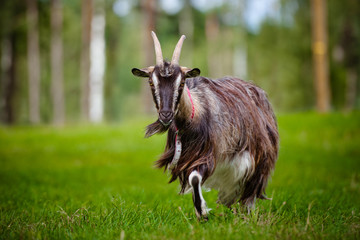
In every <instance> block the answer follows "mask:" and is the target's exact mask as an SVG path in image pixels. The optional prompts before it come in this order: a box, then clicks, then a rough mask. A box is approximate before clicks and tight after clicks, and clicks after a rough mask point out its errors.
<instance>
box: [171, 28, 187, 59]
mask: <svg viewBox="0 0 360 240" xmlns="http://www.w3.org/2000/svg"><path fill="white" fill-rule="evenodd" d="M185 39H186V37H185V35H182V36H181V38H180V39H179V41H178V43H177V44H176V47H175V50H174V53H173V57H172V60H171V64H172V65H179V59H180V53H181V48H182V45H183V42H184V40H185Z"/></svg>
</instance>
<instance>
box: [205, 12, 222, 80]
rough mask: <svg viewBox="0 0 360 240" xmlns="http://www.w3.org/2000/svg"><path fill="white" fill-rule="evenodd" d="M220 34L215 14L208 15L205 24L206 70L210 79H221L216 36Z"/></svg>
mask: <svg viewBox="0 0 360 240" xmlns="http://www.w3.org/2000/svg"><path fill="white" fill-rule="evenodd" d="M219 32H220V26H219V20H218V18H217V16H216V15H215V14H208V15H207V16H206V22H205V33H206V42H207V45H208V46H207V59H208V70H209V76H210V77H211V78H218V77H221V71H222V70H221V64H220V57H219V56H220V54H219V52H218V51H217V49H218V36H219Z"/></svg>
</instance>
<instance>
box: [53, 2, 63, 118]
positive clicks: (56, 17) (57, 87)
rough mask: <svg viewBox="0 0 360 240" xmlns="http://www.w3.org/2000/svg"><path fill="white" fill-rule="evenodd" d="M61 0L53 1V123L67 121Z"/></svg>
mask: <svg viewBox="0 0 360 240" xmlns="http://www.w3.org/2000/svg"><path fill="white" fill-rule="evenodd" d="M62 21H63V17H62V3H61V0H52V1H51V95H52V100H53V123H54V124H59V125H62V124H64V121H65V101H64V85H63V79H64V78H63V44H62V39H61V35H62V34H61V33H62Z"/></svg>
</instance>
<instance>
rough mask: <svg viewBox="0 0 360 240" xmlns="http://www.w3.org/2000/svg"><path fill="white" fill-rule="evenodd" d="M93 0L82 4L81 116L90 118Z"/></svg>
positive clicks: (86, 118) (87, 0)
mask: <svg viewBox="0 0 360 240" xmlns="http://www.w3.org/2000/svg"><path fill="white" fill-rule="evenodd" d="M91 17H92V0H82V5H81V26H82V27H81V31H82V32H81V65H80V67H81V70H80V71H81V72H80V75H81V87H80V89H81V104H80V106H81V117H82V120H84V121H87V120H88V119H89V75H90V41H91V38H90V36H91V35H90V34H91Z"/></svg>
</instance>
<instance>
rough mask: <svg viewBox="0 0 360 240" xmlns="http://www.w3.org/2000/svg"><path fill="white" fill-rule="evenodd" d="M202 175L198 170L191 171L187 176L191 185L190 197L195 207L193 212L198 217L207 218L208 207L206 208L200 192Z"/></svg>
mask: <svg viewBox="0 0 360 240" xmlns="http://www.w3.org/2000/svg"><path fill="white" fill-rule="evenodd" d="M201 181H202V176H201V175H200V173H199V172H198V171H193V172H191V174H190V176H189V184H190V186H191V187H192V198H193V202H194V207H195V213H196V216H197V218H198V219H202V218H203V219H204V220H206V221H207V220H208V217H207V215H208V213H209V211H210V209H208V208H207V205H206V202H205V200H204V197H203V196H202V192H201Z"/></svg>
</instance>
